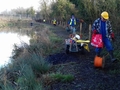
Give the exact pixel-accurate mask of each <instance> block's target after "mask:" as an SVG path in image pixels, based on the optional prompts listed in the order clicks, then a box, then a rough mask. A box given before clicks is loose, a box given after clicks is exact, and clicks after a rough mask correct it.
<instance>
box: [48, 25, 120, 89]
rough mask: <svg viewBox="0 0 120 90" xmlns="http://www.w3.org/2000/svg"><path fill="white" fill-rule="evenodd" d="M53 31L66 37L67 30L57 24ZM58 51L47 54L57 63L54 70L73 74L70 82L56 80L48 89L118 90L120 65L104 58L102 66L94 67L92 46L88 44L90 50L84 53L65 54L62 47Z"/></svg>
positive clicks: (54, 63) (119, 87)
mask: <svg viewBox="0 0 120 90" xmlns="http://www.w3.org/2000/svg"><path fill="white" fill-rule="evenodd" d="M51 30H53V31H54V33H56V34H57V35H58V36H59V37H61V38H62V39H63V42H64V39H66V38H68V36H69V34H70V33H69V32H67V31H66V30H65V29H63V28H60V27H58V26H56V27H52V29H51ZM62 45H63V50H61V52H60V53H56V54H54V55H50V56H49V61H50V62H51V63H53V65H57V67H58V68H55V71H60V72H61V73H63V74H72V75H74V80H73V81H72V82H70V83H68V82H67V83H63V82H56V83H53V84H51V85H50V86H49V87H50V89H48V90H120V65H119V64H118V63H111V62H110V59H109V58H107V59H106V60H105V67H104V68H95V67H94V56H95V52H94V47H92V46H91V45H90V44H89V48H90V52H87V51H85V54H80V53H79V54H78V53H71V54H66V53H65V49H64V43H63V44H62Z"/></svg>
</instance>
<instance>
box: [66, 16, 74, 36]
mask: <svg viewBox="0 0 120 90" xmlns="http://www.w3.org/2000/svg"><path fill="white" fill-rule="evenodd" d="M68 24H69V26H70V30H71V31H72V33H73V34H76V28H75V26H76V18H75V16H74V15H73V14H72V16H71V18H70V20H69V22H68Z"/></svg>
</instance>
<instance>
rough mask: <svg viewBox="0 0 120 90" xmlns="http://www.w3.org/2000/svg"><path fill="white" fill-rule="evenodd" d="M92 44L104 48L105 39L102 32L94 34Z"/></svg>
mask: <svg viewBox="0 0 120 90" xmlns="http://www.w3.org/2000/svg"><path fill="white" fill-rule="evenodd" d="M91 45H92V46H94V47H98V48H103V41H102V35H101V34H92V38H91Z"/></svg>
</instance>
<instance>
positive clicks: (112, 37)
mask: <svg viewBox="0 0 120 90" xmlns="http://www.w3.org/2000/svg"><path fill="white" fill-rule="evenodd" d="M110 36H111V39H112V41H115V35H114V33H113V32H112V33H111V34H110Z"/></svg>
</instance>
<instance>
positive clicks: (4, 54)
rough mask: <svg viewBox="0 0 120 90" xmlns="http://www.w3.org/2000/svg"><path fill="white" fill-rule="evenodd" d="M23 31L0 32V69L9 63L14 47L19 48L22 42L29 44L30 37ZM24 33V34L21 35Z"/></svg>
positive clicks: (13, 29) (14, 29)
mask: <svg viewBox="0 0 120 90" xmlns="http://www.w3.org/2000/svg"><path fill="white" fill-rule="evenodd" d="M28 30H29V28H27V30H24V29H17V28H11V29H10V28H9V29H5V30H0V67H2V66H4V65H6V64H7V63H8V62H9V61H10V57H11V56H12V51H13V48H14V45H15V44H16V45H17V46H21V44H22V42H24V43H27V44H29V40H30V37H29V36H28V35H27V34H25V33H24V32H23V31H28ZM23 33H24V34H23Z"/></svg>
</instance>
